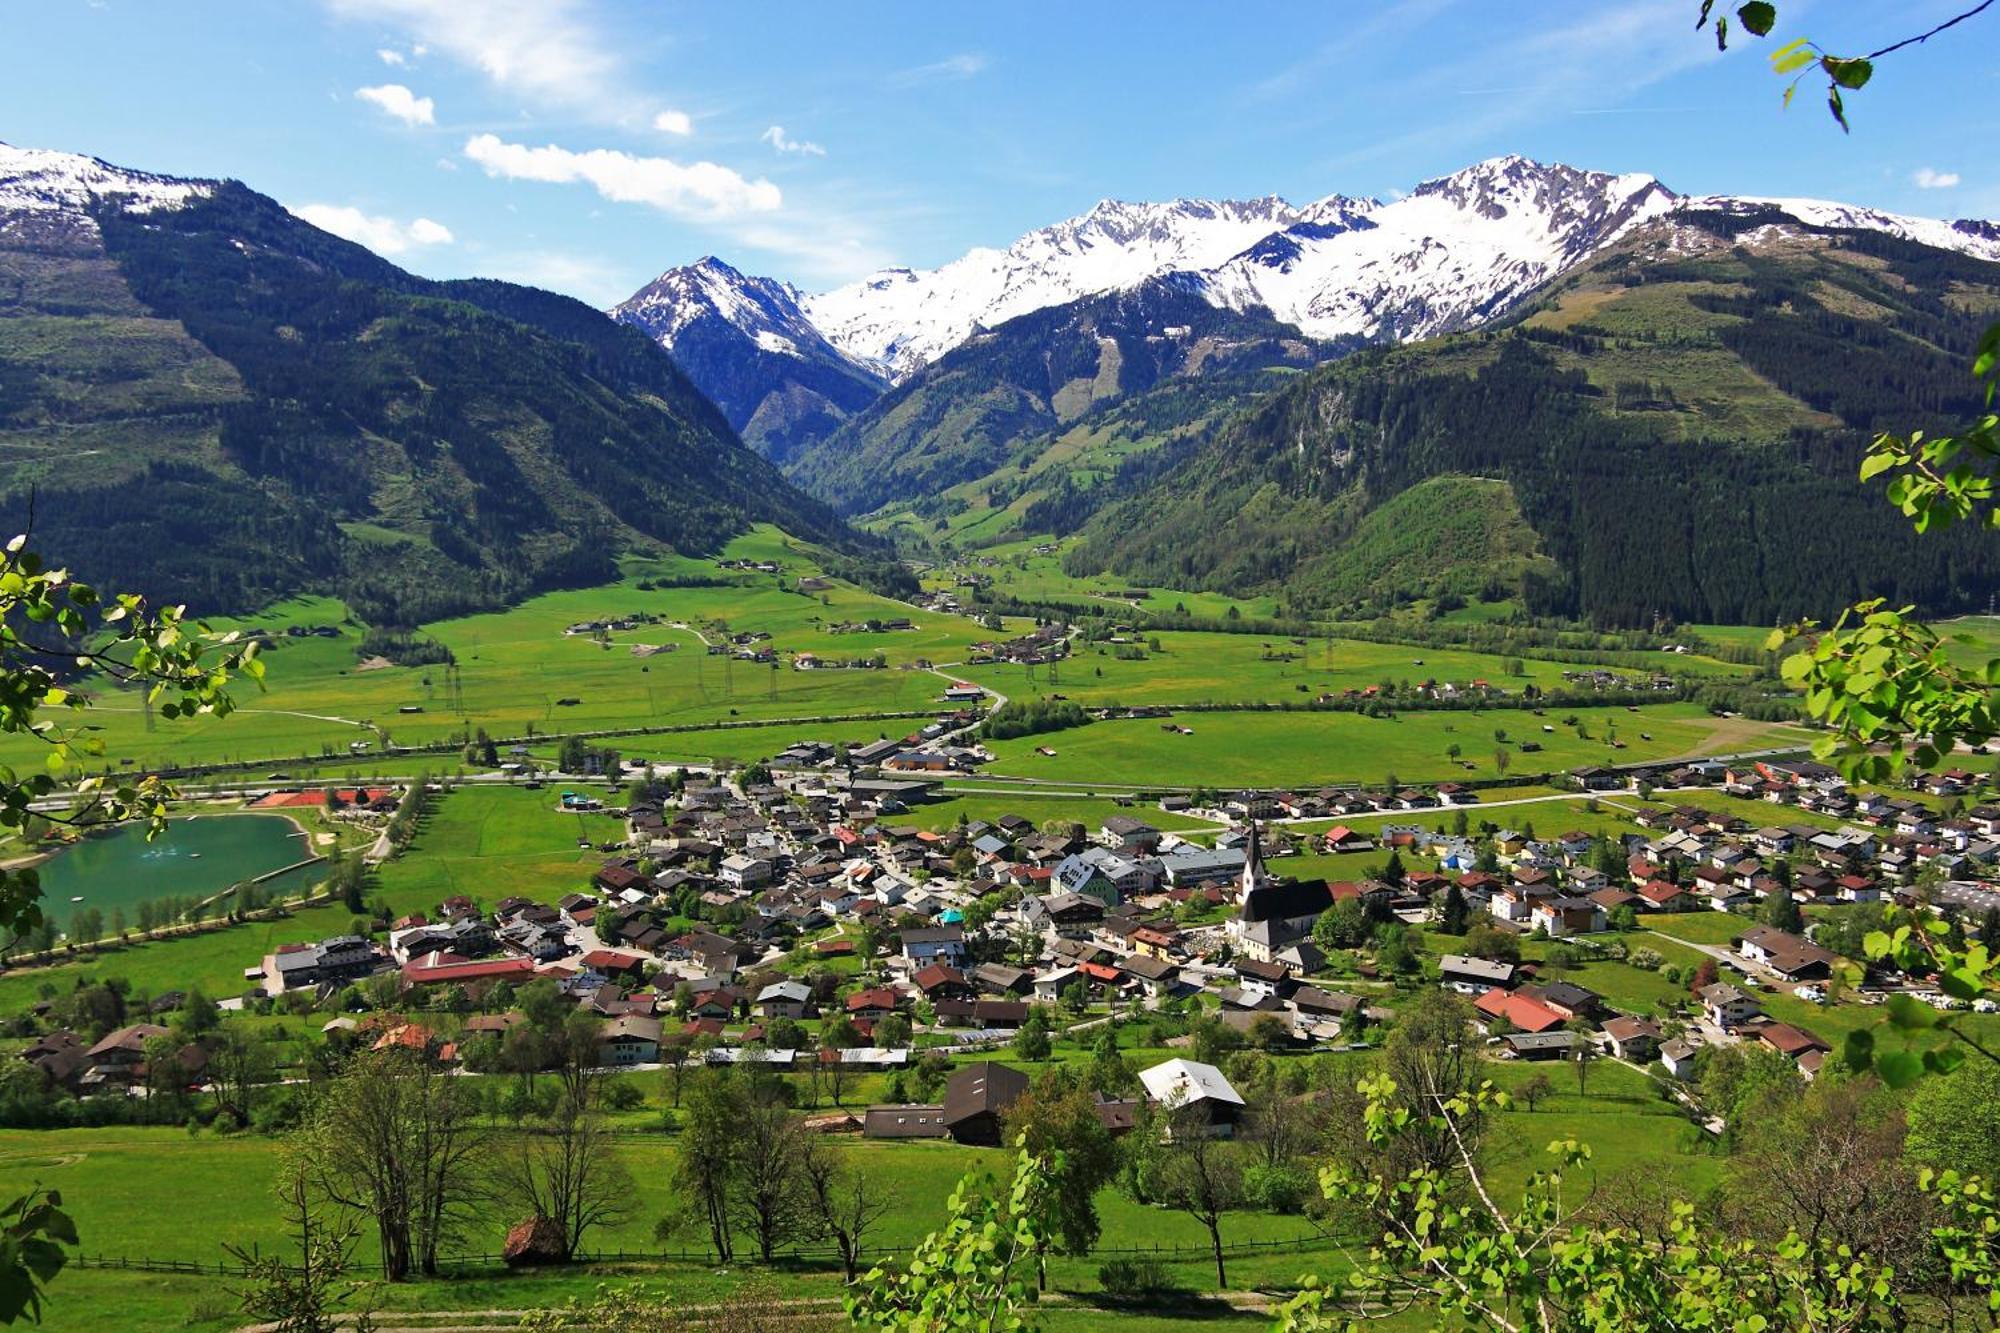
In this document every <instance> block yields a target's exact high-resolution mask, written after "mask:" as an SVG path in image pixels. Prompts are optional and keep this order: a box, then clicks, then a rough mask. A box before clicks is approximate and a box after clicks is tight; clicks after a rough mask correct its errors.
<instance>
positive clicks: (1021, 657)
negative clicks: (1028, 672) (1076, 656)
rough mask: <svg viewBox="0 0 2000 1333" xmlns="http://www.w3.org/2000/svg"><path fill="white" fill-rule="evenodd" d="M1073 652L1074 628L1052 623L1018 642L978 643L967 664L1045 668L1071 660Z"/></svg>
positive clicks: (968, 653) (992, 641) (973, 647)
mask: <svg viewBox="0 0 2000 1333" xmlns="http://www.w3.org/2000/svg"><path fill="white" fill-rule="evenodd" d="M1069 650H1070V627H1069V626H1068V625H1066V624H1064V623H1062V622H1060V621H1050V622H1048V623H1047V624H1044V625H1037V626H1035V628H1034V629H1032V630H1030V631H1029V632H1028V633H1026V634H1023V635H1020V636H1018V637H1016V638H1012V639H1004V640H991V639H989V640H986V641H985V642H982V643H975V644H973V645H972V646H971V648H969V649H967V650H966V658H965V660H966V661H967V662H968V663H971V664H973V665H975V666H977V665H979V664H981V663H988V662H1013V663H1015V664H1017V665H1021V666H1043V665H1046V664H1047V663H1050V662H1059V661H1061V660H1062V659H1063V658H1065V657H1068V656H1069Z"/></svg>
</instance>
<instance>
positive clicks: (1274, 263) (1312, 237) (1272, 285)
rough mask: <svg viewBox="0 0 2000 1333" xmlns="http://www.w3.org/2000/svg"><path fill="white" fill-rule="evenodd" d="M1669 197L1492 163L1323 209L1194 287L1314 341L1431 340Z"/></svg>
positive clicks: (1608, 179) (1483, 313)
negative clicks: (1399, 194)
mask: <svg viewBox="0 0 2000 1333" xmlns="http://www.w3.org/2000/svg"><path fill="white" fill-rule="evenodd" d="M1673 199H1674V196H1673V193H1672V192H1671V191H1669V190H1668V189H1666V187H1664V186H1662V185H1661V184H1660V183H1659V182H1658V181H1656V180H1654V179H1653V178H1652V177H1651V176H1645V175H1627V176H1613V175H1607V174H1605V173H1602V172H1592V171H1579V170H1577V169H1576V168H1574V167H1566V166H1561V165H1553V166H1551V165H1544V164H1542V163H1539V162H1534V161H1531V160H1530V159H1528V158H1524V157H1519V156H1508V157H1499V158H1493V159H1491V160H1489V161H1485V162H1479V163H1475V164H1474V165H1472V166H1470V167H1467V168H1465V169H1464V170H1462V171H1457V172H1453V173H1452V174H1451V175H1449V176H1441V177H1438V178H1437V179H1435V180H1428V181H1425V182H1423V183H1422V184H1421V185H1419V186H1417V187H1416V189H1415V190H1413V191H1411V192H1410V193H1409V194H1408V195H1406V196H1404V197H1403V198H1401V199H1397V200H1395V201H1394V202H1392V203H1387V204H1379V205H1374V204H1373V203H1372V201H1370V204H1371V206H1368V207H1361V206H1358V205H1354V206H1348V207H1342V206H1341V204H1335V203H1333V202H1332V201H1323V205H1324V206H1322V205H1315V206H1314V209H1313V218H1312V220H1310V221H1307V222H1304V223H1302V224H1300V225H1297V226H1293V227H1291V228H1288V229H1286V230H1285V231H1283V232H1280V233H1278V234H1276V235H1273V236H1271V237H1269V238H1267V239H1266V240H1265V241H1263V242H1262V243H1261V244H1259V245H1258V246H1256V247H1255V248H1253V249H1251V250H1248V251H1245V252H1244V253H1243V254H1241V255H1238V256H1236V257H1235V258H1233V259H1231V260H1230V261H1229V262H1228V263H1226V264H1222V265H1220V266H1218V267H1217V268H1215V269H1214V270H1212V271H1210V272H1208V273H1204V274H1202V275H1201V278H1202V284H1203V289H1204V291H1205V294H1206V295H1207V296H1208V297H1209V299H1210V300H1212V301H1214V302H1215V303H1216V304H1218V305H1222V306H1226V307H1228V308H1231V309H1238V310H1242V309H1250V308H1253V307H1262V308H1264V309H1267V310H1269V311H1271V313H1273V314H1275V315H1276V316H1277V317H1278V318H1280V319H1283V320H1286V321H1288V322H1290V323H1293V324H1296V325H1298V326H1299V328H1300V329H1301V330H1303V331H1304V332H1306V333H1308V334H1311V335H1313V336H1314V337H1319V338H1329V339H1332V338H1366V339H1385V338H1386V339H1392V340H1402V339H1407V338H1422V337H1429V336H1431V335H1433V334H1438V333H1444V332H1449V331H1451V330H1453V329H1459V328H1466V327H1470V326H1471V325H1473V324H1477V323H1479V322H1481V321H1482V320H1485V319H1488V318H1491V317H1492V316H1493V315H1495V314H1497V313H1499V312H1500V311H1501V310H1503V309H1505V308H1506V307H1508V306H1510V305H1512V304H1513V303H1514V302H1515V301H1517V300H1519V299H1520V298H1521V297H1523V296H1525V295H1527V293H1529V292H1530V291H1532V290H1534V289H1535V288H1536V287H1539V286H1540V285H1542V284H1543V283H1544V282H1547V281H1548V280H1549V279H1550V278H1552V277H1554V276H1556V275H1557V274H1558V273H1560V272H1562V271H1563V270H1564V269H1566V268H1568V267H1569V266H1570V265H1572V264H1574V263H1576V262H1578V261H1579V260H1581V259H1582V258H1584V257H1585V256H1587V255H1589V254H1591V253H1594V252H1595V251H1596V250H1597V249H1599V248H1601V247H1602V246H1604V245H1606V244H1608V243H1609V242H1611V241H1612V240H1615V239H1616V238H1617V237H1619V236H1620V235H1622V234H1623V233H1624V232H1625V231H1626V230H1627V229H1629V228H1630V227H1632V226H1633V225H1634V224H1636V223H1638V222H1639V221H1641V220H1643V219H1645V218H1648V217H1652V216H1655V215H1657V214H1659V213H1661V212H1663V211H1665V210H1666V209H1667V208H1669V207H1671V206H1672V203H1673ZM1349 202H1350V201H1342V204H1347V203H1349Z"/></svg>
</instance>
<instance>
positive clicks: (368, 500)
mask: <svg viewBox="0 0 2000 1333" xmlns="http://www.w3.org/2000/svg"><path fill="white" fill-rule="evenodd" d="M8 151H9V153H10V155H11V156H10V164H11V165H12V167H13V168H14V169H15V174H13V175H10V176H9V177H8V179H7V181H6V184H7V186H8V189H7V190H4V191H0V446H3V447H0V493H4V497H5V500H4V504H5V508H6V510H7V513H8V517H9V519H10V520H11V521H13V522H14V523H16V524H18V523H21V522H24V521H25V519H26V516H27V514H28V512H29V508H30V504H29V502H30V499H31V498H32V514H33V524H34V538H35V541H36V544H37V545H38V546H39V547H40V548H42V549H44V550H47V551H48V552H50V553H51V554H53V555H55V556H57V557H58V558H60V559H62V560H63V561H65V562H66V563H68V564H69V565H70V566H71V567H72V568H74V569H75V570H76V571H77V572H78V573H79V575H80V576H83V577H87V578H90V579H93V580H96V581H100V582H104V583H107V584H115V585H118V586H131V587H135V588H141V589H145V590H146V591H148V592H150V593H153V594H154V595H156V596H160V597H169V598H174V599H179V600H185V601H187V602H189V603H191V604H192V605H194V606H195V607H197V608H200V609H203V610H211V611H212V610H231V609H241V608H247V607H250V606H254V605H256V604H258V603H260V602H263V601H266V600H268V599H270V598H272V597H275V596H279V595H282V594H285V593H289V592H294V591H298V590H301V589H304V588H324V589H328V590H332V591H336V592H339V593H340V594H342V595H343V596H345V597H347V598H348V600H349V601H350V602H351V603H352V604H353V605H355V606H356V608H357V609H358V610H359V611H360V612H361V613H362V614H363V615H364V616H365V617H366V618H368V619H369V620H371V621H374V622H376V623H383V624H409V623H414V622H416V621H419V620H423V619H428V618H431V617H435V616H439V615H444V614H450V613H453V612H457V611H463V610H467V609H472V608H478V607H488V606H494V605H497V604H500V603H503V602H505V601H508V600H510V599H513V598H517V597H519V596H522V595H524V594H526V593H529V592H532V591H535V590H538V589H542V588H547V587H552V586H558V585H574V584H580V583H586V582H591V581H596V580H599V579H603V578H606V577H608V576H609V575H610V574H611V573H612V570H613V558H614V556H615V555H616V554H617V553H618V552H620V551H621V550H626V549H645V548H648V547H651V548H653V549H658V548H659V547H661V546H671V547H673V548H675V549H677V550H681V551H684V552H691V553H692V552H705V551H709V550H714V549H717V548H719V547H720V546H721V544H723V543H724V542H726V541H727V540H728V539H729V538H730V537H731V536H733V535H734V534H736V533H738V532H740V531H742V530H743V529H744V528H745V527H746V526H748V525H749V524H750V523H752V522H755V521H760V520H768V521H771V522H774V523H778V524H780V525H782V526H783V527H784V528H786V530H788V531H790V532H793V533H796V534H798V535H801V536H804V537H808V538H818V539H822V540H828V541H834V542H838V543H841V544H844V545H848V546H850V547H853V546H855V544H856V543H857V542H858V541H859V540H860V539H858V538H857V537H855V536H854V535H853V534H852V533H850V532H849V531H848V530H847V529H846V528H845V527H844V526H843V525H842V524H841V523H840V522H839V520H838V519H837V518H835V517H834V515H833V514H832V513H831V512H830V511H829V510H828V509H827V508H826V507H825V506H823V505H821V504H819V503H818V502H816V501H813V500H810V499H808V498H806V497H805V496H803V495H801V494H800V493H799V492H797V491H796V490H794V489H793V488H792V487H791V486H790V485H789V484H787V483H786V482H785V481H784V480H783V479H782V477H780V476H779V475H778V473H777V472H776V471H775V469H774V468H773V467H772V466H771V465H770V464H769V463H767V462H766V461H764V460H763V459H762V458H760V457H758V456H757V455H755V454H754V453H752V452H750V451H749V450H747V449H745V448H743V447H742V446H741V444H740V443H739V442H738V441H737V440H736V438H735V437H734V435H733V433H732V432H731V431H730V429H729V426H728V424H727V423H726V422H725V421H724V420H723V419H722V417H721V416H720V415H719V414H718V413H717V411H716V410H715V408H714V407H713V406H711V405H710V403H709V402H708V401H707V400H706V399H705V398H703V397H702V395H701V394H700V393H699V392H698V391H697V390H696V389H695V388H694V387H693V386H692V385H691V384H690V383H689V382H688V380H687V378H686V377H685V376H684V375H683V374H682V373H681V372H680V371H679V370H678V369H676V367H675V366H674V365H673V363H672V361H671V360H670V359H669V358H668V357H667V356H666V355H665V354H664V353H663V352H662V351H661V350H660V349H659V348H658V347H656V346H655V345H654V344H653V343H652V342H651V341H650V340H649V339H647V338H646V337H645V336H644V335H643V334H641V333H639V332H637V331H636V330H632V329H628V328H625V327H623V326H621V325H618V324H616V323H613V322H612V321H610V320H608V319H606V318H605V317H604V316H603V315H602V314H601V313H599V312H597V311H595V310H592V309H590V308H589V307H588V306H586V305H584V304H582V303H580V302H577V301H573V300H570V299H569V298H567V297H560V296H555V295H552V294H550V293H547V292H541V291H537V290H534V289H530V288H524V287H518V286H514V285H512V284H508V283H501V282H490V281H464V282H433V281H429V280H425V279H422V278H418V277H415V276H413V275H411V274H408V273H405V272H403V271H402V270H400V269H398V268H396V267H395V266H394V265H391V264H389V263H388V262H386V261H384V260H382V259H379V258H377V257H376V256H375V255H373V254H371V253H370V252H368V251H367V250H365V249H362V248H361V247H359V246H357V245H353V244H351V243H349V242H347V241H343V240H340V239H337V238H335V237H333V236H330V235H328V234H326V233H324V232H321V231H319V230H317V229H315V228H313V227H311V226H310V225H308V224H307V223H305V222H303V221H300V220H299V219H298V218H295V217H293V216H292V215H291V214H289V213H287V212H286V211H285V210H284V209H283V208H282V207H280V206H279V205H278V204H277V203H275V202H274V201H272V200H270V199H267V198H265V197H263V196H261V195H258V194H255V193H253V192H252V191H250V190H249V189H247V188H245V187H243V186H241V185H237V184H234V183H208V182H201V183H194V184H193V185H191V186H189V188H188V189H186V190H185V191H183V192H182V193H181V194H179V195H177V196H175V197H174V198H173V199H172V200H170V201H169V202H167V203H166V204H164V205H158V204H152V203H149V204H148V205H147V206H146V207H145V208H143V209H140V208H137V207H134V206H131V205H130V202H129V201H130V200H131V199H132V197H133V193H132V191H133V186H132V182H135V181H136V182H147V181H153V180H156V179H159V178H148V177H139V176H137V175H136V174H132V173H120V172H118V171H117V169H115V168H108V167H105V166H104V164H101V163H93V162H92V161H91V160H90V159H84V158H76V157H74V156H72V155H69V154H55V153H45V154H36V153H25V152H23V151H22V150H8ZM23 163H25V164H26V166H25V167H23V165H22V164H23ZM78 164H85V165H86V166H87V167H88V171H85V170H84V168H83V167H79V166H78ZM37 172H39V173H40V175H39V176H38V175H37V174H36V173H37ZM79 180H83V181H86V182H87V183H86V184H85V185H83V186H77V182H78V181H79ZM50 181H54V182H55V184H54V185H51V184H50V183H49V182H50ZM72 187H75V188H72Z"/></svg>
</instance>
